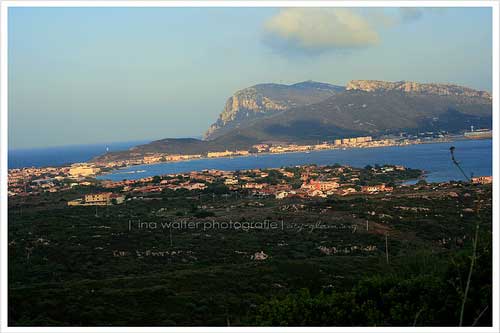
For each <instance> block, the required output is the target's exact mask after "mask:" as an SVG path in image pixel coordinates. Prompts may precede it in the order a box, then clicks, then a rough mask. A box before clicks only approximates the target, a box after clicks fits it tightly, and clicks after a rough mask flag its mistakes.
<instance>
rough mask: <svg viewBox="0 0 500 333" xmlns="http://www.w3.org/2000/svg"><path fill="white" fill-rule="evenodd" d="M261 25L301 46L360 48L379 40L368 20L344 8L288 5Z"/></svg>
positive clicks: (319, 48)
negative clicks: (288, 6) (289, 6)
mask: <svg viewBox="0 0 500 333" xmlns="http://www.w3.org/2000/svg"><path fill="white" fill-rule="evenodd" d="M264 27H265V29H266V32H267V33H268V34H270V35H271V36H273V37H277V38H279V39H282V40H285V41H286V42H287V43H289V44H291V45H293V46H294V47H296V48H300V49H304V50H325V49H350V48H359V47H366V46H371V45H376V44H378V43H379V41H380V37H379V34H378V33H377V31H376V30H375V29H374V28H373V27H372V26H371V24H370V22H369V20H367V18H366V17H364V16H362V15H360V14H359V13H357V12H355V11H354V10H352V9H347V8H287V9H283V10H281V11H280V12H279V13H278V14H277V15H275V16H274V17H272V18H270V19H269V20H268V21H267V22H266V23H265V26H264Z"/></svg>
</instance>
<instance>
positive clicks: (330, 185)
mask: <svg viewBox="0 0 500 333" xmlns="http://www.w3.org/2000/svg"><path fill="white" fill-rule="evenodd" d="M339 186H340V184H339V183H337V182H335V181H316V180H313V179H311V180H310V181H309V183H303V184H302V186H301V188H302V189H306V190H320V191H323V192H325V191H331V190H335V189H337V188H338V187H339Z"/></svg>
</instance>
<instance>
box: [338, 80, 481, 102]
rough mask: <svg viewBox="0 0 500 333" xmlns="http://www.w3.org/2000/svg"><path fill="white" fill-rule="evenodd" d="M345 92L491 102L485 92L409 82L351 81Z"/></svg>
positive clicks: (447, 85) (450, 85)
mask: <svg viewBox="0 0 500 333" xmlns="http://www.w3.org/2000/svg"><path fill="white" fill-rule="evenodd" d="M346 90H363V91H368V92H371V91H401V92H405V93H415V94H428V95H440V96H462V97H478V98H485V99H488V100H490V101H491V95H490V94H489V93H488V92H486V91H479V90H474V89H471V88H467V87H462V86H458V85H454V84H441V83H417V82H410V81H398V82H387V81H376V80H353V81H350V82H349V83H348V84H347V87H346Z"/></svg>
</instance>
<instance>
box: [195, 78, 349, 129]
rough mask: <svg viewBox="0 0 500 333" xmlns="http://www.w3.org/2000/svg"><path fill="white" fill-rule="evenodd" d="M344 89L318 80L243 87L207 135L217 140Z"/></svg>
mask: <svg viewBox="0 0 500 333" xmlns="http://www.w3.org/2000/svg"><path fill="white" fill-rule="evenodd" d="M343 90H344V87H341V86H335V85H331V84H328V83H320V82H314V81H304V82H299V83H296V84H292V85H282V84H273V83H266V84H258V85H255V86H252V87H248V88H245V89H242V90H239V91H237V92H236V93H234V95H232V96H231V97H229V98H228V100H227V102H226V104H225V106H224V109H223V111H222V112H221V114H220V115H219V118H218V119H217V120H216V122H215V123H213V124H212V125H211V126H210V127H209V128H208V130H207V131H206V133H205V135H204V138H205V139H214V138H216V137H218V136H220V135H222V134H223V133H225V132H226V131H227V130H229V129H231V128H235V127H239V126H242V125H244V124H245V123H247V122H248V121H252V120H255V119H258V118H262V117H267V116H270V115H273V114H276V113H278V112H281V111H286V110H289V109H291V108H294V107H298V106H303V105H308V104H313V103H317V102H319V101H321V100H324V99H326V98H328V97H331V96H333V95H334V94H335V93H337V92H339V91H343Z"/></svg>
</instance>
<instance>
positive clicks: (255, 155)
mask: <svg viewBox="0 0 500 333" xmlns="http://www.w3.org/2000/svg"><path fill="white" fill-rule="evenodd" d="M470 140H471V139H468V138H465V137H463V136H457V137H451V138H445V139H444V140H430V141H421V142H414V143H409V144H393V145H374V146H365V147H338V148H328V149H310V150H295V151H285V152H264V153H251V154H249V155H235V156H228V157H201V158H190V159H183V160H180V161H162V162H154V163H142V164H131V165H127V166H124V167H117V168H113V169H112V170H111V171H105V172H100V173H97V174H96V175H95V176H96V177H100V176H104V175H107V174H112V173H113V170H125V169H127V168H131V167H140V166H149V165H160V164H175V163H180V162H189V161H199V160H215V159H220V160H227V159H234V158H248V157H259V156H270V155H286V154H298V153H311V152H318V151H335V150H356V149H376V148H385V147H407V146H415V145H421V144H436V143H445V142H455V141H470ZM475 140H491V138H483V139H475ZM139 172H140V170H138V171H135V172H133V171H131V172H128V173H139Z"/></svg>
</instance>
